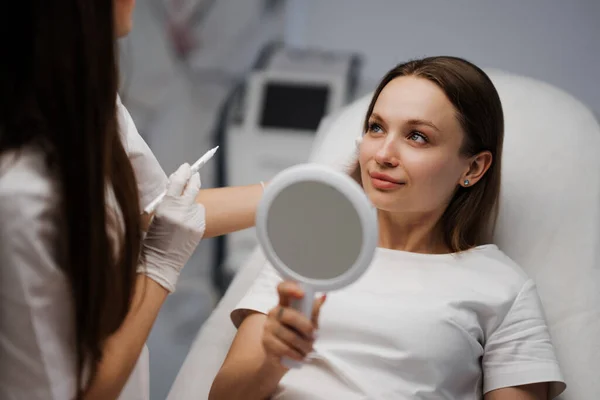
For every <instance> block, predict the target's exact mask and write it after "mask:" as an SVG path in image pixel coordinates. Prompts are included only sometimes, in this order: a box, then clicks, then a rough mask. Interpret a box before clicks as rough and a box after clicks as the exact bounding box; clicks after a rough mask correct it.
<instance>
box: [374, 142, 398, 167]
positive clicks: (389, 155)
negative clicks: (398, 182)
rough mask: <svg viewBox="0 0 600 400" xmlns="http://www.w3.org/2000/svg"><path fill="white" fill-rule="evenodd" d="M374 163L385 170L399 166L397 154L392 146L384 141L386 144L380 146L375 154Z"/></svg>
mask: <svg viewBox="0 0 600 400" xmlns="http://www.w3.org/2000/svg"><path fill="white" fill-rule="evenodd" d="M375 161H376V162H377V164H379V165H381V166H382V167H386V168H394V167H396V166H398V164H400V160H399V159H398V154H397V151H396V149H395V146H394V144H393V143H391V142H390V141H387V140H386V142H385V143H383V144H382V146H381V147H380V148H379V150H378V151H377V153H376V154H375Z"/></svg>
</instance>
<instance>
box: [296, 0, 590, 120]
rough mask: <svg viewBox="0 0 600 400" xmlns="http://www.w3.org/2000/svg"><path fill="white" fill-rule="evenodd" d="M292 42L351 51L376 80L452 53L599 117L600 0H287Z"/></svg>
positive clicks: (365, 71) (371, 77)
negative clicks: (556, 92) (399, 67)
mask: <svg viewBox="0 0 600 400" xmlns="http://www.w3.org/2000/svg"><path fill="white" fill-rule="evenodd" d="M289 1H290V2H291V3H292V4H291V5H290V6H289V8H288V9H289V10H290V11H289V14H290V15H288V20H294V21H297V23H298V24H299V23H305V24H306V26H305V27H304V29H298V28H296V29H293V30H292V29H288V30H287V31H286V40H287V41H288V42H289V43H297V44H304V45H306V46H310V47H320V48H326V49H343V50H355V51H358V52H361V53H363V54H364V56H365V65H364V67H365V69H364V73H365V75H366V77H367V78H370V79H373V80H375V82H376V81H377V80H378V79H379V78H381V77H382V76H383V74H384V73H385V72H386V71H387V70H389V69H390V68H391V67H392V66H394V65H395V64H396V63H398V62H401V61H405V60H408V59H410V58H417V57H422V56H431V55H454V56H459V57H464V58H467V59H469V60H470V61H473V62H474V63H475V64H477V65H479V66H481V67H493V68H500V69H504V70H506V71H510V72H514V73H518V74H521V75H525V76H530V77H533V78H537V79H540V80H543V81H546V82H548V83H551V84H553V85H555V86H558V87H560V88H562V89H564V90H566V91H568V92H570V93H571V94H573V95H574V96H576V97H578V98H579V99H580V100H582V101H583V102H584V103H586V104H587V105H588V106H589V107H591V108H592V109H593V110H594V111H595V112H596V114H597V115H600V77H599V75H600V73H599V71H600V1H599V0H569V1H564V0H527V1H522V0H501V1H498V0H479V1H476V0H429V1H415V0H413V1H405V0H368V1H367V0H289Z"/></svg>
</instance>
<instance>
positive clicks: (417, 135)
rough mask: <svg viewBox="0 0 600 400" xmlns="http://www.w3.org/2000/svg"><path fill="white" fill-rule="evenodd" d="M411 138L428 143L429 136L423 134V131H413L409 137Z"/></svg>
mask: <svg viewBox="0 0 600 400" xmlns="http://www.w3.org/2000/svg"><path fill="white" fill-rule="evenodd" d="M408 138H409V140H412V141H414V142H417V143H427V141H428V140H427V136H425V135H423V134H422V133H421V132H417V131H413V132H411V134H410V136H409V137H408Z"/></svg>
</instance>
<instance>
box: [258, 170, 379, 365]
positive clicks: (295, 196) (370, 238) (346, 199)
mask: <svg viewBox="0 0 600 400" xmlns="http://www.w3.org/2000/svg"><path fill="white" fill-rule="evenodd" d="M256 231H257V235H258V241H259V243H260V245H261V247H262V249H263V251H264V253H265V255H266V257H267V260H268V261H269V262H270V263H271V264H272V265H273V267H274V268H275V269H276V270H277V271H278V272H279V273H280V274H281V276H282V277H283V279H286V280H292V281H295V282H298V283H299V284H300V286H301V287H302V289H303V290H304V293H305V295H304V298H303V299H302V300H300V301H298V302H295V304H293V305H292V306H293V307H294V308H296V309H297V310H299V311H301V312H302V313H303V314H304V315H306V316H307V317H308V318H310V316H311V313H312V308H313V302H314V298H315V293H316V292H329V291H333V290H337V289H341V288H343V287H345V286H347V285H349V284H351V283H353V282H354V281H356V280H357V279H358V278H359V277H360V276H361V275H362V274H363V273H364V272H365V271H366V270H367V268H368V267H369V265H370V264H371V260H372V259H373V255H374V253H375V249H376V247H377V242H378V228H377V214H376V209H375V208H374V207H373V206H372V205H371V203H370V202H369V200H368V198H367V197H366V195H365V193H364V191H363V190H362V188H361V187H360V185H358V183H356V182H355V181H354V180H353V179H352V178H350V177H349V176H348V175H346V174H343V173H341V172H338V171H335V170H333V169H331V168H329V167H326V166H322V165H318V164H303V165H297V166H294V167H291V168H288V169H286V170H284V171H282V172H280V173H279V174H277V176H275V178H273V180H272V181H271V182H270V183H269V185H268V186H267V187H266V189H265V193H264V195H263V197H262V199H261V202H260V204H259V206H258V210H257V214H256ZM284 363H285V364H286V365H287V366H289V367H295V366H297V365H298V364H296V363H293V362H292V360H284Z"/></svg>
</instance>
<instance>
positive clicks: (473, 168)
mask: <svg viewBox="0 0 600 400" xmlns="http://www.w3.org/2000/svg"><path fill="white" fill-rule="evenodd" d="M492 161H493V157H492V153H491V152H489V151H482V152H481V153H478V154H476V155H474V156H473V157H471V158H470V160H469V167H468V169H467V170H466V171H465V173H464V174H463V175H462V177H461V181H460V182H459V183H458V184H459V185H461V186H463V187H469V186H473V185H474V184H476V183H477V182H478V181H479V180H480V179H481V178H483V176H484V175H485V173H486V172H487V171H488V169H490V166H491V165H492Z"/></svg>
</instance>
